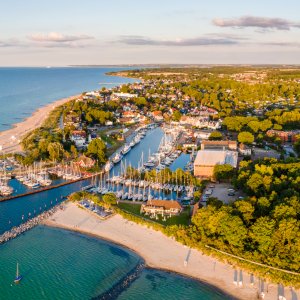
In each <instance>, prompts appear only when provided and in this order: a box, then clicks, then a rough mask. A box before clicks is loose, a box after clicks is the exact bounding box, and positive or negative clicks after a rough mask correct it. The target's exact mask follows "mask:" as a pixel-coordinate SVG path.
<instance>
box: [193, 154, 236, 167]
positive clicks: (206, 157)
mask: <svg viewBox="0 0 300 300" xmlns="http://www.w3.org/2000/svg"><path fill="white" fill-rule="evenodd" d="M237 157H238V155H237V152H236V151H224V150H200V151H198V153H197V156H196V159H195V162H194V164H195V165H198V166H199V165H200V166H214V165H224V164H230V165H232V166H233V167H235V168H236V166H237Z"/></svg>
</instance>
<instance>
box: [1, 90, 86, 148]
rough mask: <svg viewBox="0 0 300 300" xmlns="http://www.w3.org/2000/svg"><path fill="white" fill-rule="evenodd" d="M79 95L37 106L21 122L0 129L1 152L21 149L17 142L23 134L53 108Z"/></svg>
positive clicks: (36, 125)
mask: <svg viewBox="0 0 300 300" xmlns="http://www.w3.org/2000/svg"><path fill="white" fill-rule="evenodd" d="M80 96H81V94H78V95H73V96H70V97H66V98H62V99H59V100H56V101H53V102H51V103H49V104H47V105H45V106H42V107H40V108H37V109H36V110H35V111H34V112H33V113H32V114H31V115H30V116H29V117H27V118H25V119H24V120H22V121H21V122H18V123H14V124H12V125H11V126H12V127H11V128H9V129H7V130H4V131H0V145H1V146H2V150H1V152H2V154H7V153H11V152H17V151H21V145H20V144H19V142H20V141H21V140H22V137H23V136H24V135H25V134H27V133H28V132H30V131H32V130H34V129H36V128H38V127H40V126H41V125H42V124H43V122H44V121H45V120H46V118H47V117H48V116H49V114H50V112H51V111H52V110H53V109H55V108H57V107H58V106H61V105H63V104H65V103H67V102H70V101H72V100H75V99H77V98H79V97H80Z"/></svg>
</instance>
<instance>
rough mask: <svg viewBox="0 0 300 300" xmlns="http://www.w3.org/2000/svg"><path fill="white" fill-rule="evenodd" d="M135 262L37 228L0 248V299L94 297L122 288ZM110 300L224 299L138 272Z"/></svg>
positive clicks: (100, 244)
mask: <svg viewBox="0 0 300 300" xmlns="http://www.w3.org/2000/svg"><path fill="white" fill-rule="evenodd" d="M141 261H142V260H141V258H140V257H139V256H137V255H136V254H135V253H133V252H131V251H129V250H127V249H124V248H121V247H119V246H116V245H114V244H111V243H108V242H105V241H102V240H98V239H94V238H91V237H87V236H84V235H81V234H78V233H73V232H70V231H67V230H61V229H55V228H49V227H44V226H38V227H36V228H34V229H32V230H30V231H29V232H26V233H25V234H23V235H21V236H19V237H18V238H16V239H14V240H12V241H10V242H8V243H6V244H4V245H0V270H1V272H0V283H1V284H0V299H6V300H23V299H24V300H28V299H45V300H46V299H55V300H69V299H73V300H76V299H78V300H79V299H80V300H84V299H97V298H98V297H99V298H100V296H103V295H105V294H106V292H107V291H109V290H110V289H111V287H112V286H115V288H116V287H118V286H119V285H122V284H123V283H124V282H125V281H126V279H127V278H128V276H127V275H128V273H130V272H131V271H132V270H134V269H135V267H136V265H137V264H139V263H141ZM17 262H19V265H20V271H21V274H22V275H23V280H22V281H21V283H20V284H19V285H15V284H14V283H13V280H14V276H15V272H16V263H17ZM106 299H108V298H106ZM110 299H111V298H110ZM113 299H120V300H125V299H126V300H127V299H132V300H139V299H166V300H168V299H170V300H171V299H180V300H183V299H189V300H192V299H216V300H218V299H225V296H224V295H222V294H220V293H219V292H216V291H214V290H213V289H212V288H210V287H208V286H206V285H203V284H201V283H199V282H197V281H194V280H191V279H189V278H185V277H182V276H179V275H176V274H171V273H167V272H162V271H157V270H148V269H144V270H143V271H142V273H141V274H140V275H139V277H137V279H136V280H135V281H134V282H133V283H131V284H130V285H128V286H127V288H125V289H121V290H120V292H119V293H118V294H116V295H115V297H113Z"/></svg>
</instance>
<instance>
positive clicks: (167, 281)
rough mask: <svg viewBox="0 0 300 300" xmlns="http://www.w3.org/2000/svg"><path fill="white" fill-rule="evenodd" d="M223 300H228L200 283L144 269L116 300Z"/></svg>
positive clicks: (175, 275)
mask: <svg viewBox="0 0 300 300" xmlns="http://www.w3.org/2000/svg"><path fill="white" fill-rule="evenodd" d="M139 299H147V300H158V299H164V300H177V299H178V300H202V299H203V300H223V299H230V297H228V296H226V295H224V294H223V293H221V292H218V291H213V290H212V288H211V287H209V286H207V285H204V284H201V283H200V282H198V281H196V280H193V279H190V278H186V277H183V276H180V275H177V274H174V273H170V272H164V271H158V270H153V269H145V270H144V272H143V273H142V274H141V276H140V277H139V278H138V279H137V280H136V281H134V282H133V284H132V285H131V286H130V288H129V289H127V290H125V291H124V292H123V293H122V294H121V295H120V296H119V298H118V300H139Z"/></svg>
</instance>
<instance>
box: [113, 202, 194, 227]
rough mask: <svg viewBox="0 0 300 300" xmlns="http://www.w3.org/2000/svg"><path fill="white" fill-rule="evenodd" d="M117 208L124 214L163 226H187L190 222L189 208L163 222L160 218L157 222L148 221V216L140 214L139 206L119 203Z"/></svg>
mask: <svg viewBox="0 0 300 300" xmlns="http://www.w3.org/2000/svg"><path fill="white" fill-rule="evenodd" d="M118 207H119V208H120V209H122V210H124V211H126V212H129V213H131V214H133V215H136V216H140V217H143V218H144V219H148V220H151V221H153V222H157V223H160V224H162V225H165V226H169V225H179V224H182V225H188V224H189V222H190V208H189V207H186V208H185V209H184V210H183V212H182V213H181V214H180V215H179V216H173V217H171V218H167V219H166V221H163V220H162V217H161V216H159V218H158V220H156V219H150V217H149V216H145V215H144V214H141V213H140V210H141V204H130V203H119V204H118Z"/></svg>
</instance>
